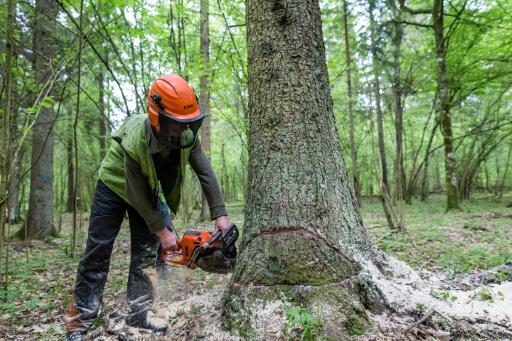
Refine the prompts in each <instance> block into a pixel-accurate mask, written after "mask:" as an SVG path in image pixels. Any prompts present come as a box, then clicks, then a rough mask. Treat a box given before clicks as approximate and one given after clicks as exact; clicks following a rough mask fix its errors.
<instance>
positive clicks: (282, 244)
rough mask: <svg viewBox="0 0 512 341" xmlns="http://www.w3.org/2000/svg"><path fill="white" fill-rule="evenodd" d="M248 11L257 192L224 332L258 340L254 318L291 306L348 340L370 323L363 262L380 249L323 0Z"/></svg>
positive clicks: (252, 191)
mask: <svg viewBox="0 0 512 341" xmlns="http://www.w3.org/2000/svg"><path fill="white" fill-rule="evenodd" d="M246 8H247V18H246V23H247V29H248V38H247V39H248V52H249V64H248V66H249V117H250V124H249V160H250V161H249V175H248V177H249V191H248V195H247V203H246V208H245V226H244V231H243V238H242V241H241V246H240V254H239V260H238V265H237V267H236V269H235V272H234V274H233V277H232V282H231V285H230V289H229V291H228V293H227V295H226V296H225V301H224V311H223V316H224V320H223V321H224V325H225V326H226V327H227V328H230V329H232V330H236V331H237V332H238V333H240V334H241V335H243V336H245V337H247V338H256V335H255V334H254V333H255V332H254V328H255V327H254V326H255V325H254V323H257V322H254V321H256V320H257V319H254V316H255V315H257V314H258V311H261V310H262V309H264V308H263V307H264V306H266V305H267V304H271V303H269V302H276V300H277V301H280V300H282V301H285V302H287V303H286V304H290V305H302V306H307V307H310V308H311V309H312V310H314V309H316V308H318V307H319V306H322V309H321V310H322V312H318V313H319V314H321V315H322V318H323V319H324V320H323V321H328V320H329V321H331V320H332V321H337V323H326V324H325V325H326V326H331V327H333V326H335V327H334V328H333V329H332V330H324V333H325V334H326V335H332V336H334V337H343V336H344V335H346V333H347V328H348V327H349V326H348V325H349V324H350V323H349V320H351V319H353V318H355V319H360V320H361V321H366V313H365V307H364V306H363V304H362V303H361V302H362V300H361V299H360V296H359V295H357V294H356V293H355V292H356V291H357V290H356V289H354V288H355V287H357V285H356V284H355V283H354V281H353V279H354V278H355V277H357V275H358V273H359V271H360V269H361V265H360V263H359V262H358V261H357V260H356V258H357V257H360V256H361V255H364V256H363V257H366V258H373V256H374V255H376V254H378V251H377V250H376V249H375V248H374V246H373V244H372V243H371V241H370V240H369V239H368V237H367V235H366V232H365V230H364V229H363V226H362V222H361V217H360V215H359V214H358V209H357V204H356V201H355V198H354V197H353V196H352V194H351V190H350V188H349V181H348V178H347V174H346V170H345V166H344V161H343V158H342V155H341V146H340V144H339V141H338V137H337V136H338V135H337V132H336V125H335V122H334V116H333V111H332V99H331V95H330V90H329V85H328V84H329V83H328V74H327V67H326V62H325V51H324V44H323V37H322V29H321V21H320V11H319V6H318V2H317V1H304V0H302V1H247V2H246ZM367 301H369V302H373V301H374V300H372V299H369V300H367ZM265 302H266V303H265ZM361 323H363V324H364V323H365V322H361Z"/></svg>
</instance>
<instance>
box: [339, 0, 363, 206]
mask: <svg viewBox="0 0 512 341" xmlns="http://www.w3.org/2000/svg"><path fill="white" fill-rule="evenodd" d="M348 20H349V12H348V7H347V0H343V28H344V30H343V33H344V34H343V36H344V40H345V63H346V65H347V97H348V129H349V138H350V159H351V160H352V183H353V186H354V192H355V194H356V198H357V202H358V204H359V205H361V185H360V182H359V169H358V166H357V151H356V142H355V124H354V109H353V106H354V97H353V95H352V57H351V55H350V39H349V31H348Z"/></svg>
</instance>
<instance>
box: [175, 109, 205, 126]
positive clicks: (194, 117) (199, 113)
mask: <svg viewBox="0 0 512 341" xmlns="http://www.w3.org/2000/svg"><path fill="white" fill-rule="evenodd" d="M166 116H167V117H168V118H170V119H172V120H173V121H176V122H179V123H191V122H195V121H199V120H202V119H203V118H204V116H205V113H204V110H203V109H201V107H200V106H197V110H196V111H194V112H193V113H190V114H188V115H179V117H178V115H173V113H172V112H168V111H166Z"/></svg>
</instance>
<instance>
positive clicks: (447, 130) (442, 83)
mask: <svg viewBox="0 0 512 341" xmlns="http://www.w3.org/2000/svg"><path fill="white" fill-rule="evenodd" d="M432 21H433V23H432V24H433V26H434V37H435V44H436V61H437V83H438V89H439V105H438V120H439V123H440V125H439V126H440V128H441V133H442V134H443V144H444V169H445V176H446V180H445V182H446V210H447V211H449V210H451V209H460V206H459V191H458V184H457V182H458V180H457V173H456V167H455V155H454V150H453V132H452V118H451V116H450V108H451V103H450V87H449V83H448V70H447V67H446V46H445V43H446V41H445V37H444V5H443V0H434V7H433V12H432Z"/></svg>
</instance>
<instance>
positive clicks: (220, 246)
mask: <svg viewBox="0 0 512 341" xmlns="http://www.w3.org/2000/svg"><path fill="white" fill-rule="evenodd" d="M237 239H238V229H237V227H236V225H235V224H232V225H231V226H230V227H228V228H227V229H226V230H224V231H218V232H216V233H215V234H214V235H212V234H211V232H208V231H204V230H197V229H188V230H186V231H185V233H184V234H183V237H182V238H181V239H180V240H178V247H179V248H180V250H179V251H162V254H161V255H160V256H161V258H162V259H163V260H164V262H165V263H166V264H175V265H183V266H186V267H188V268H190V269H196V268H197V267H199V268H201V269H202V270H204V271H208V272H214V273H228V272H230V271H231V270H232V269H233V267H234V266H235V264H236V246H235V242H236V240H237Z"/></svg>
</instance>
